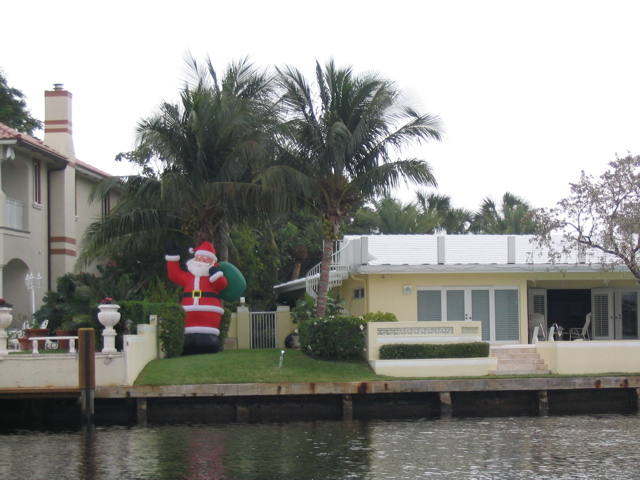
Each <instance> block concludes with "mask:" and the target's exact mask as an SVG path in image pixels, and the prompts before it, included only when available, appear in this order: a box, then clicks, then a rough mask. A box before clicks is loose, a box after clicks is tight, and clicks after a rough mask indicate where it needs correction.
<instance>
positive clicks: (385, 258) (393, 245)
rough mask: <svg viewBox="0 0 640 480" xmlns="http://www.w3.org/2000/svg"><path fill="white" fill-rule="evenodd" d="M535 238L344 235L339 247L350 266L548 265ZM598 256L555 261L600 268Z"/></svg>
mask: <svg viewBox="0 0 640 480" xmlns="http://www.w3.org/2000/svg"><path fill="white" fill-rule="evenodd" d="M534 238H535V237H534V236H533V235H349V236H345V237H344V241H343V243H342V247H345V248H346V249H347V250H349V249H352V250H353V252H352V254H350V255H348V258H349V260H348V263H349V264H350V265H352V266H357V265H360V266H383V265H388V266H438V265H439V266H440V267H446V266H460V267H462V266H469V267H472V266H480V265H484V266H492V265H494V266H500V265H503V266H510V265H513V266H520V267H522V266H527V267H528V268H531V267H532V266H535V265H544V266H549V265H550V264H551V260H550V259H549V255H548V253H549V252H548V249H546V248H541V247H540V246H539V245H537V244H536V243H535V242H534ZM553 242H554V245H555V248H556V250H558V251H560V250H561V248H560V247H561V244H562V237H561V236H557V237H553ZM510 243H511V247H510V246H509V244H510ZM349 244H351V245H349ZM439 245H440V247H439ZM601 257H602V254H600V253H599V252H596V251H591V252H589V254H587V255H586V256H585V257H584V258H580V259H579V258H578V255H577V252H573V253H571V254H568V255H563V256H562V257H561V258H559V259H556V261H555V263H556V264H563V265H580V264H583V265H592V266H593V265H595V264H597V268H599V266H600V264H601V261H602V258H601ZM355 259H357V260H355Z"/></svg>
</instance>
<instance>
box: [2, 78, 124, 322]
mask: <svg viewBox="0 0 640 480" xmlns="http://www.w3.org/2000/svg"><path fill="white" fill-rule="evenodd" d="M71 100H72V97H71V93H70V92H68V91H66V90H64V89H62V88H61V86H56V88H55V89H54V90H53V91H48V92H45V122H44V123H45V140H44V142H41V141H39V140H37V139H35V138H32V137H29V136H27V135H24V134H20V133H19V132H17V131H16V130H13V129H11V128H9V127H7V126H6V125H4V124H0V297H3V298H6V299H7V300H8V301H9V302H10V303H12V304H13V305H14V312H15V313H16V315H14V323H13V324H12V326H11V327H19V326H20V325H19V323H20V322H19V321H18V319H17V317H18V314H24V315H30V314H31V313H32V311H33V310H32V306H31V293H30V291H29V290H27V288H26V285H25V277H26V275H27V274H28V273H31V274H33V275H38V274H40V275H41V276H42V278H43V282H42V286H41V288H39V289H37V290H36V291H35V309H36V310H37V309H38V308H39V307H40V305H41V303H42V297H43V295H44V293H45V292H46V291H47V290H52V289H55V285H56V280H57V278H59V277H60V276H62V275H64V274H66V273H68V272H72V271H73V270H74V269H75V266H76V262H77V257H78V253H79V251H78V250H79V247H80V241H81V240H82V235H83V234H84V232H85V231H86V229H87V227H88V226H89V225H90V224H91V223H92V222H93V221H95V220H96V219H98V218H99V217H100V215H101V214H102V204H101V202H95V203H92V204H90V203H89V202H88V197H89V193H90V191H91V187H92V186H93V185H94V184H95V183H96V182H98V181H99V180H100V179H102V178H105V177H107V176H108V174H106V173H104V172H101V171H99V170H97V169H95V168H94V167H91V166H90V165H88V164H83V163H82V162H79V161H77V160H76V158H75V152H74V148H73V137H72V118H71ZM38 170H39V172H40V174H39V175H38V176H37V177H36V175H35V172H37V171H38ZM36 193H39V195H36ZM116 201H117V198H115V197H114V198H112V202H111V203H112V204H115V202H116Z"/></svg>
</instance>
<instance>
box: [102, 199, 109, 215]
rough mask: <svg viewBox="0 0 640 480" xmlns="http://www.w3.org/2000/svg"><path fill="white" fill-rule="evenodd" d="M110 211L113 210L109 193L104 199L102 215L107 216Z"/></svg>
mask: <svg viewBox="0 0 640 480" xmlns="http://www.w3.org/2000/svg"><path fill="white" fill-rule="evenodd" d="M110 211H111V198H110V196H109V194H108V193H107V194H106V195H105V196H104V198H103V199H102V216H103V217H106V216H107V215H109V212H110Z"/></svg>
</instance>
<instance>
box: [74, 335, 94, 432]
mask: <svg viewBox="0 0 640 480" xmlns="http://www.w3.org/2000/svg"><path fill="white" fill-rule="evenodd" d="M95 352H96V339H95V332H94V330H93V328H81V329H79V330H78V385H79V387H80V390H81V398H80V400H81V412H82V423H83V424H85V425H92V424H93V419H94V413H95V411H94V394H95V389H96V353H95Z"/></svg>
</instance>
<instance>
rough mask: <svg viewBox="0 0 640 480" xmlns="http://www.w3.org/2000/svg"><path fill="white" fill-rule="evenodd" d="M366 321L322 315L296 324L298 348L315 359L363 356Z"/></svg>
mask: <svg viewBox="0 0 640 480" xmlns="http://www.w3.org/2000/svg"><path fill="white" fill-rule="evenodd" d="M365 324H366V322H365V321H364V320H362V319H361V318H359V317H350V316H336V317H322V318H315V319H310V320H305V321H303V322H302V323H301V324H300V326H299V327H298V332H299V334H300V350H301V351H302V352H303V353H306V354H307V355H309V356H311V357H314V358H322V359H325V360H348V359H351V358H356V357H359V356H362V353H363V352H364V336H365Z"/></svg>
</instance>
